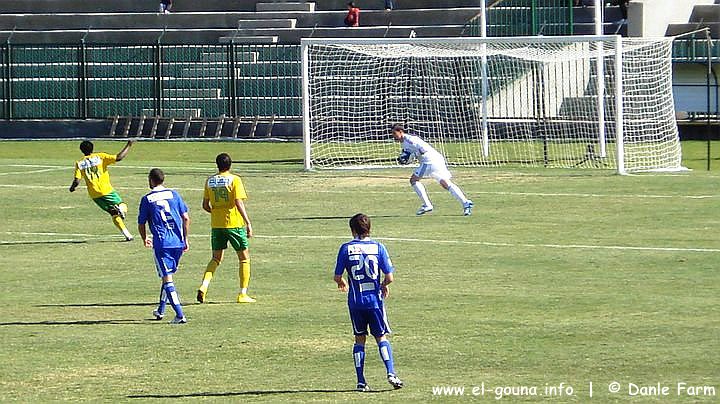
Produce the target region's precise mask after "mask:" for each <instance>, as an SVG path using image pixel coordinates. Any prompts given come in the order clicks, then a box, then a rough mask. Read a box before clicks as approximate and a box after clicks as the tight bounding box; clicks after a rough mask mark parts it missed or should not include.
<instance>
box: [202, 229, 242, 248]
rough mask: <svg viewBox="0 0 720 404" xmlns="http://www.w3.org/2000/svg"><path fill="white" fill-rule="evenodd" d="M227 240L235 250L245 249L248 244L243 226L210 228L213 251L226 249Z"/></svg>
mask: <svg viewBox="0 0 720 404" xmlns="http://www.w3.org/2000/svg"><path fill="white" fill-rule="evenodd" d="M228 241H229V242H230V244H231V245H232V246H233V248H234V249H235V251H242V250H247V248H248V245H249V244H248V238H247V232H246V231H245V228H244V227H234V228H232V229H223V228H213V229H212V241H211V243H212V249H213V251H217V250H224V249H226V248H227V243H228Z"/></svg>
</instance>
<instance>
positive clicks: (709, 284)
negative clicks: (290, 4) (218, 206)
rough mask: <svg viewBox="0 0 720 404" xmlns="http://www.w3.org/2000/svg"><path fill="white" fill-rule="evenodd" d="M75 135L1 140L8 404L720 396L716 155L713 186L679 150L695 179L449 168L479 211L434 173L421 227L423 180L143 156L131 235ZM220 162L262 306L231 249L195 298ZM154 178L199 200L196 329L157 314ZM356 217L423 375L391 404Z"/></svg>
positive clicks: (239, 151)
mask: <svg viewBox="0 0 720 404" xmlns="http://www.w3.org/2000/svg"><path fill="white" fill-rule="evenodd" d="M78 144H79V141H53V142H0V207H1V209H0V284H2V285H3V293H0V336H2V344H1V345H0V401H3V402H4V401H12V400H18V401H23V402H48V401H58V400H71V401H80V400H83V401H107V402H145V401H159V399H170V400H173V402H175V401H184V402H195V401H198V400H207V401H218V402H226V401H227V402H229V401H233V402H342V401H350V400H358V401H359V400H361V399H363V400H367V399H370V400H372V401H377V402H427V401H437V402H445V401H449V400H451V397H449V396H448V395H452V394H459V393H460V392H461V391H460V388H464V389H465V390H464V391H463V393H464V396H463V397H453V398H452V400H451V401H452V402H466V401H468V400H470V401H473V402H476V401H488V402H495V401H497V400H496V398H498V396H502V401H504V402H512V401H524V402H545V401H548V400H550V399H552V400H553V401H554V402H565V401H569V402H588V401H590V400H592V401H595V402H608V401H622V402H651V401H672V402H717V400H718V397H719V395H720V391H718V390H720V368H719V367H718V352H720V293H719V292H720V272H719V271H718V268H717V263H718V262H719V261H720V242H719V241H718V236H717V235H718V230H719V229H720V218H719V216H718V207H719V206H720V191H719V190H720V162H719V161H717V160H715V161H714V162H713V164H714V165H715V166H717V168H716V170H713V171H709V172H708V171H704V167H705V163H704V160H703V154H702V153H704V147H705V146H704V144H703V143H684V144H683V147H684V150H685V153H686V154H685V164H686V165H687V166H688V167H690V168H694V169H695V170H694V171H691V172H686V173H676V174H654V175H632V176H618V175H615V174H613V173H612V172H608V171H599V170H594V171H593V170H517V171H511V170H503V169H453V173H454V174H455V180H456V182H457V183H458V185H460V186H462V187H463V189H464V190H465V191H466V193H467V194H468V196H469V197H471V198H472V199H473V201H474V202H475V209H474V212H473V215H472V216H469V217H464V216H462V209H461V207H460V205H459V204H458V203H457V201H455V200H454V199H453V198H452V197H451V196H450V195H449V194H448V193H447V192H446V191H444V190H442V189H441V188H440V186H439V185H437V184H436V183H434V182H431V181H425V183H426V185H427V189H428V192H429V194H430V197H431V199H432V200H433V202H434V205H435V211H434V212H433V213H432V214H429V215H427V216H423V217H416V216H415V215H414V212H415V210H416V209H417V207H418V206H419V204H420V203H419V201H418V199H417V197H416V195H415V193H414V192H413V191H412V189H411V188H410V186H409V185H408V182H407V178H408V177H409V175H410V171H411V170H410V169H409V168H403V169H391V170H371V171H318V172H304V171H303V170H302V162H301V160H300V159H301V158H302V145H301V144H299V143H235V142H218V143H210V142H198V143H181V142H171V143H167V142H165V143H164V142H139V143H137V144H135V146H134V147H133V149H132V150H131V152H130V154H129V155H128V157H127V158H126V159H125V160H123V161H122V162H120V163H118V164H116V165H114V166H112V167H111V169H110V172H111V179H112V183H113V185H114V186H115V188H116V190H117V191H118V192H119V193H120V195H121V196H122V197H123V199H124V200H125V201H126V202H127V203H128V205H129V207H130V214H129V218H128V220H127V224H128V228H129V229H130V230H131V231H132V232H133V234H135V235H136V240H135V241H134V242H130V243H127V242H123V241H122V240H123V238H122V236H121V235H120V234H119V232H117V231H116V229H115V228H114V226H113V225H112V223H111V221H110V219H109V217H108V215H107V214H106V213H104V212H102V211H101V210H100V209H98V207H97V206H96V205H95V204H94V203H93V202H92V200H90V198H89V197H88V195H87V193H86V190H85V188H84V184H82V185H81V187H80V189H78V191H77V192H75V193H69V192H68V190H67V188H68V186H69V185H70V182H71V180H72V175H73V170H72V164H73V161H74V160H75V159H77V158H79V157H80V156H81V153H80V152H79V150H78ZM122 145H123V143H121V142H111V141H99V142H96V145H95V149H96V151H105V152H108V153H117V152H118V151H119V150H120V148H121V147H122ZM713 147H715V148H718V147H720V145H719V144H715V145H714V146H713ZM220 152H227V153H229V154H230V155H231V156H232V157H233V159H234V160H235V161H236V163H234V165H233V171H234V172H235V173H237V174H238V175H240V176H241V177H242V178H243V181H244V183H245V187H246V189H247V192H248V195H249V200H248V201H247V203H246V206H247V209H248V212H249V214H250V217H251V218H252V220H253V227H254V231H255V237H254V238H253V239H251V241H250V243H251V244H250V251H251V257H252V271H253V272H252V281H251V284H250V295H252V296H254V297H256V298H257V303H255V304H248V305H240V304H237V303H234V299H235V297H236V295H237V292H238V281H237V279H238V269H237V258H236V257H235V256H234V254H226V259H225V261H224V262H223V263H222V265H221V266H220V268H219V269H218V271H217V273H216V276H215V278H214V279H213V283H212V284H211V286H210V290H209V293H208V300H209V303H207V304H203V305H200V304H197V303H195V301H194V298H195V291H196V290H197V287H198V286H199V284H200V280H201V277H202V273H203V271H204V269H205V265H206V264H207V262H208V260H209V259H210V237H209V235H210V218H209V215H208V214H206V213H205V212H204V211H203V210H202V207H201V201H202V187H203V182H204V179H205V178H206V176H208V175H210V174H212V173H213V172H214V171H215V166H214V158H215V155H216V154H218V153H220ZM152 167H159V168H162V169H163V170H164V171H165V173H166V185H167V186H168V187H172V188H175V189H177V190H178V191H179V192H180V193H181V195H182V196H183V197H184V199H185V200H186V202H187V203H188V206H189V208H190V215H191V219H192V224H191V230H190V232H191V234H190V242H191V245H190V250H189V251H188V252H187V253H186V254H185V256H184V257H183V259H182V261H181V268H180V271H179V272H178V273H177V274H176V276H175V283H176V285H177V288H178V291H179V294H180V297H181V299H182V300H183V302H184V304H185V306H184V308H185V312H186V315H187V317H188V323H187V324H184V325H177V326H172V325H168V324H167V321H160V322H158V321H154V320H151V318H152V315H151V312H152V310H153V309H154V308H155V305H156V300H157V297H158V292H159V285H160V283H159V280H158V278H157V275H156V273H155V268H154V263H153V260H152V254H151V251H150V250H148V249H146V248H144V247H143V246H142V244H141V242H140V241H139V239H138V238H137V226H136V220H135V219H136V213H137V208H138V201H139V199H140V197H141V196H142V195H144V194H145V193H146V192H147V188H148V187H147V173H148V171H149V169H150V168H152ZM357 212H363V213H366V214H368V215H369V216H370V217H371V218H372V220H373V229H372V230H373V236H374V238H377V239H379V240H381V241H382V242H383V243H384V244H385V245H386V246H387V247H388V250H389V252H390V255H391V257H392V259H393V263H394V264H395V266H396V275H395V276H396V279H395V283H393V284H392V285H391V287H390V290H391V294H390V298H389V299H388V301H387V309H388V316H389V319H390V324H391V325H392V328H393V335H392V336H391V341H392V344H393V350H394V355H395V366H396V370H397V372H398V375H399V376H400V377H401V378H402V379H403V380H404V382H405V388H403V389H401V390H396V391H393V390H392V388H391V387H390V385H388V384H387V382H386V381H385V372H384V370H385V369H384V367H383V365H382V362H381V361H380V359H379V355H378V354H377V349H376V347H375V344H374V343H371V342H370V340H369V341H368V345H367V347H368V348H367V359H366V366H365V367H366V377H367V379H368V383H369V384H370V386H371V387H372V388H373V390H374V393H372V394H370V395H364V393H357V392H354V391H353V390H354V387H355V373H354V368H353V362H352V345H353V337H352V329H351V327H350V322H349V318H348V314H347V304H346V296H345V295H344V294H342V293H340V292H338V291H337V290H336V287H335V283H334V282H333V281H332V270H333V268H334V264H335V258H336V254H337V249H338V247H339V245H340V244H341V243H342V242H344V241H347V240H349V239H350V232H349V229H348V225H347V222H348V219H349V217H350V216H352V215H353V214H355V213H357ZM166 319H167V318H166ZM613 382H617V383H619V384H618V385H615V384H614V383H613ZM561 383H562V385H561ZM683 383H684V384H683ZM560 386H562V387H560ZM483 387H484V390H483ZM568 387H569V388H570V389H571V390H569V389H568ZM615 387H619V392H617V393H613V392H610V390H612V389H614V388H615ZM664 387H667V388H668V389H667V390H664V389H663V388H664ZM691 387H697V388H694V389H693V388H691ZM473 388H475V390H473ZM653 392H656V393H657V394H653ZM664 393H667V394H664ZM513 394H515V396H513ZM642 394H646V395H645V396H642ZM591 395H592V398H590V397H591Z"/></svg>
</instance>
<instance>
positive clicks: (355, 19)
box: [345, 1, 360, 27]
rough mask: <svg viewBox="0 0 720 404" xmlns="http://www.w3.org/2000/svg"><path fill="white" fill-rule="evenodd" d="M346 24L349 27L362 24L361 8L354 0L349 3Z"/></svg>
mask: <svg viewBox="0 0 720 404" xmlns="http://www.w3.org/2000/svg"><path fill="white" fill-rule="evenodd" d="M345 25H346V26H348V27H359V26H360V9H359V8H357V7H355V3H353V2H352V1H351V2H350V3H348V13H347V16H345Z"/></svg>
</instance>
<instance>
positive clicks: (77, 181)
mask: <svg viewBox="0 0 720 404" xmlns="http://www.w3.org/2000/svg"><path fill="white" fill-rule="evenodd" d="M78 185H80V180H78V179H77V178H73V181H72V184H70V189H69V191H70V192H75V188H77V187H78Z"/></svg>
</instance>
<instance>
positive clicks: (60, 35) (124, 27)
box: [0, 0, 619, 136]
mask: <svg viewBox="0 0 720 404" xmlns="http://www.w3.org/2000/svg"><path fill="white" fill-rule="evenodd" d="M513 1H515V0H504V1H498V2H495V3H496V4H494V5H495V7H494V8H493V10H492V11H493V12H495V13H504V14H498V17H497V18H496V20H498V21H506V22H510V23H511V24H516V23H515V22H514V20H513V18H514V17H512V15H519V17H517V18H518V19H523V18H525V19H526V18H527V17H526V16H525V15H523V13H527V12H528V10H527V7H525V8H523V7H517V6H515V5H513V4H512V3H513ZM156 3H157V2H154V1H148V0H125V1H108V0H98V1H93V2H88V1H85V0H34V1H32V2H28V1H25V0H0V10H2V14H0V43H5V44H6V47H5V48H6V49H5V52H4V53H3V54H2V55H0V59H2V60H0V63H3V64H5V65H8V63H10V64H11V65H12V68H11V69H9V70H8V69H4V71H3V73H1V74H0V81H2V80H5V83H6V85H5V86H3V88H0V118H5V119H8V118H12V119H15V120H17V119H88V118H95V119H101V120H103V121H104V125H105V127H106V129H104V130H106V131H108V132H109V131H110V129H111V128H107V126H108V125H110V124H109V123H108V122H112V123H113V124H114V129H115V130H116V131H114V132H113V134H124V133H126V132H127V133H137V134H141V135H146V134H157V133H165V132H164V130H165V129H164V128H162V127H158V125H160V126H162V125H163V122H167V121H169V120H170V119H173V120H175V121H176V122H183V124H181V125H180V124H178V125H177V126H178V127H180V128H181V129H176V130H175V131H173V130H172V129H173V128H172V125H171V124H169V123H167V126H169V127H170V129H171V132H172V133H171V134H177V132H180V133H182V132H184V133H185V134H187V132H188V130H190V131H199V130H200V129H199V128H201V127H202V128H204V130H203V131H202V132H205V131H206V132H207V133H208V134H210V133H213V134H215V133H217V131H213V129H212V128H211V127H210V126H211V125H212V122H213V121H214V122H216V123H215V125H216V126H220V127H221V128H223V129H224V128H225V126H222V125H221V122H233V123H232V124H231V125H230V124H229V125H226V126H230V127H232V128H233V129H232V130H231V133H233V134H235V135H237V134H238V131H239V132H240V135H241V136H248V135H254V134H255V133H270V132H273V125H274V124H277V123H280V125H277V126H276V127H275V132H273V134H275V133H292V134H295V135H297V133H298V131H299V118H300V113H301V111H300V63H299V59H300V58H299V48H298V44H299V41H300V38H302V37H345V36H352V37H409V36H411V35H416V36H418V37H443V36H462V35H472V34H473V32H472V30H473V29H474V27H475V26H476V25H477V17H478V15H479V12H480V9H479V8H478V7H477V5H478V2H477V1H476V0H395V9H394V10H393V11H385V10H384V2H382V1H379V0H373V1H367V2H357V3H358V4H359V6H360V7H361V9H362V14H361V26H360V27H359V28H353V29H348V28H345V27H344V26H342V20H343V18H344V16H345V13H346V0H327V1H322V2H305V1H279V0H276V1H273V0H263V1H260V2H258V1H249V0H239V1H233V2H227V1H224V0H204V1H201V2H196V1H182V0H181V1H176V2H175V4H174V7H173V12H172V13H170V14H159V13H158V12H157V4H156ZM557 3H558V1H557V0H538V4H539V5H540V6H541V7H540V8H538V9H536V10H534V11H533V12H537V13H538V14H537V15H539V17H538V19H537V21H536V23H537V24H536V26H535V27H534V28H532V29H531V30H530V32H528V33H526V34H571V33H589V32H590V31H589V30H590V29H591V26H592V15H593V14H592V11H591V9H590V8H583V7H574V8H572V10H571V11H572V16H571V17H569V18H566V17H565V14H563V13H562V12H558V7H557V6H556V4H557ZM613 10H614V8H608V12H607V13H606V21H608V22H607V23H606V32H611V30H612V29H613V28H612V21H613V19H618V18H619V16H616V15H614V14H613V12H614V11H613ZM505 14H507V16H506V15H505ZM558 16H559V17H558ZM533 29H534V30H535V31H537V30H538V29H539V30H540V31H539V32H533V31H532V30H533ZM228 46H229V47H228ZM230 65H232V66H234V68H229V67H228V66H230ZM7 76H10V80H7V78H8V77H7ZM231 82H233V83H235V85H234V86H233V85H229V83H231ZM7 83H12V84H11V85H7ZM158 116H159V117H162V118H163V119H164V120H165V121H163V122H160V123H158V122H157V121H155V122H154V124H148V125H145V124H144V120H145V119H148V120H152V119H154V118H155V117H158ZM108 117H110V118H111V119H108ZM121 117H125V118H123V119H124V120H125V122H130V124H129V125H128V124H125V123H120V120H121ZM127 117H130V118H127ZM143 117H145V118H143ZM224 117H228V118H227V120H226V119H225V118H224ZM238 120H241V122H238ZM153 127H154V128H153ZM266 127H269V128H270V130H266ZM0 132H2V130H0ZM227 132H228V130H223V131H221V133H222V134H225V133H227Z"/></svg>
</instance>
